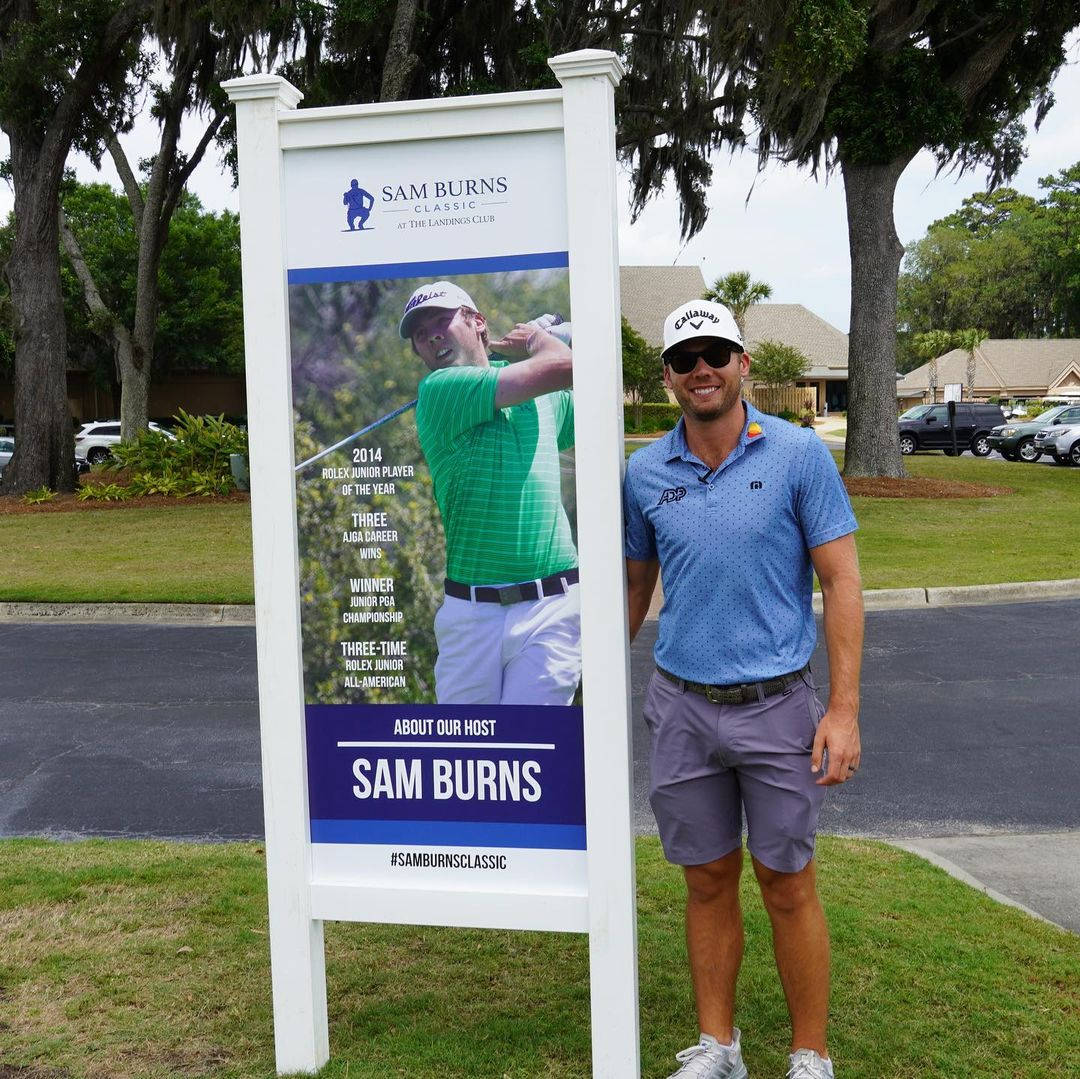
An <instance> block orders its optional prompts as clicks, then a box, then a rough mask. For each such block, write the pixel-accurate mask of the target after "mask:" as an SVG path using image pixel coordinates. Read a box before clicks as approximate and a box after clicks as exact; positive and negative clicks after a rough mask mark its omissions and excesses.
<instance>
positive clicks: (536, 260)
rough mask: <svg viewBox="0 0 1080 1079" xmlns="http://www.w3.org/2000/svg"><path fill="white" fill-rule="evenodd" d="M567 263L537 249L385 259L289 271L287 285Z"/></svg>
mask: <svg viewBox="0 0 1080 1079" xmlns="http://www.w3.org/2000/svg"><path fill="white" fill-rule="evenodd" d="M569 265H570V255H569V253H568V252H566V251H540V252H538V253H536V254H533V255H499V256H496V257H492V258H472V259H442V260H439V261H435V262H386V263H382V264H381V265H377V266H311V267H308V268H305V269H298V270H289V278H288V280H289V284H290V285H317V284H322V283H324V282H329V281H382V280H386V279H394V280H396V279H399V278H403V277H427V278H442V277H453V276H455V275H457V274H476V273H506V272H508V271H510V270H551V269H558V268H560V267H565V266H569Z"/></svg>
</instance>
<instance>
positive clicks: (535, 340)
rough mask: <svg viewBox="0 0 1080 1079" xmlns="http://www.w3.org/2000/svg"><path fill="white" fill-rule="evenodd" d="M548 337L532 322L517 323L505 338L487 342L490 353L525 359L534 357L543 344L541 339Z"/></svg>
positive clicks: (545, 332)
mask: <svg viewBox="0 0 1080 1079" xmlns="http://www.w3.org/2000/svg"><path fill="white" fill-rule="evenodd" d="M549 336H550V335H549V334H548V333H547V331H546V330H543V329H541V328H540V327H539V326H537V325H536V324H535V323H532V322H519V323H518V324H517V325H516V326H515V327H514V328H513V329H512V330H511V331H510V332H509V333H508V334H507V335H506V336H505V337H500V338H498V340H495V341H491V342H489V345H490V348H491V351H492V352H497V353H499V355H500V356H508V357H513V358H516V359H525V357H527V356H534V355H535V354H536V353H537V352H538V351H539V350H540V347H541V345H542V344H543V339H544V338H545V337H549Z"/></svg>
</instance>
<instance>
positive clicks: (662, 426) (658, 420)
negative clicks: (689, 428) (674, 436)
mask: <svg viewBox="0 0 1080 1079" xmlns="http://www.w3.org/2000/svg"><path fill="white" fill-rule="evenodd" d="M681 416H682V409H681V408H679V406H678V405H676V404H671V403H670V402H667V401H664V402H656V403H653V402H648V403H646V404H643V405H642V406H641V418H640V420H638V421H637V422H635V421H634V419H633V417H632V416H625V417H624V429H625V431H626V433H627V434H650V433H651V432H653V431H670V430H671V429H672V428H673V427H674V426H675V425H676V424H677V423H678V422H679V419H680V417H681Z"/></svg>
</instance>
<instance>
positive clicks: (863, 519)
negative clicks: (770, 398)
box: [836, 454, 1080, 588]
mask: <svg viewBox="0 0 1080 1079" xmlns="http://www.w3.org/2000/svg"><path fill="white" fill-rule="evenodd" d="M836 456H837V463H838V464H842V463H843V455H842V454H837V455H836ZM905 465H906V467H907V470H908V472H909V473H910V474H911V475H913V476H929V477H932V478H934V479H955V480H965V481H967V482H970V483H987V484H992V485H994V486H1002V487H1012V488H1013V489H1014V491H1015V493H1014V494H1011V495H997V496H996V497H994V498H957V499H892V498H853V499H852V505H853V507H854V509H855V516H856V518H857V520H858V522H859V531H858V533H857V536H856V539H857V542H858V546H859V561H860V564H861V566H862V574H863V584H864V586H865V587H866V588H907V587H910V586H921V585H926V586H936V585H957V584H994V583H997V582H999V581H1040V580H1056V579H1059V578H1065V577H1080V562H1078V559H1077V554H1076V551H1077V545H1076V539H1075V537H1077V536H1080V469H1076V468H1063V467H1059V466H1055V465H1044V464H1041V463H1040V464H1035V465H1025V464H1020V463H1016V464H1014V463H1012V462H1009V461H997V460H993V461H988V460H978V459H976V458H974V457H970V456H967V455H965V456H964V457H958V458H950V457H944V456H942V455H941V454H926V455H921V454H920V455H916V456H914V457H908V458H905Z"/></svg>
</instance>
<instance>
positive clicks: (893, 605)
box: [0, 578, 1080, 626]
mask: <svg viewBox="0 0 1080 1079" xmlns="http://www.w3.org/2000/svg"><path fill="white" fill-rule="evenodd" d="M1076 598H1080V578H1071V579H1069V580H1064V581H1010V582H1006V583H1005V584H971V585H954V586H951V587H944V588H873V589H868V590H867V591H865V592H863V606H864V608H865V609H866V610H867V611H899V610H918V609H919V608H923V607H975V606H988V605H990V604H995V603H1035V602H1038V601H1039V600H1048V599H1076ZM662 603H663V597H662V596H661V594H660V590H659V589H657V591H656V593H655V594H654V596H653V602H652V605H651V607H650V609H649V613H648V615H647V616H646V619H647V620H648V621H655V620H656V618H657V616H658V615H659V612H660V607H661V604H662ZM813 603H814V613H815V614H821V610H822V607H821V593H820V592H815V593H814V600H813ZM6 622H56V623H67V622H82V623H95V622H96V623H102V624H104V623H110V622H111V623H122V622H150V623H157V624H158V625H176V626H253V625H255V607H254V605H253V604H242V603H0V624H3V623H6Z"/></svg>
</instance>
